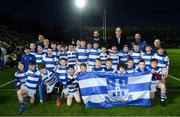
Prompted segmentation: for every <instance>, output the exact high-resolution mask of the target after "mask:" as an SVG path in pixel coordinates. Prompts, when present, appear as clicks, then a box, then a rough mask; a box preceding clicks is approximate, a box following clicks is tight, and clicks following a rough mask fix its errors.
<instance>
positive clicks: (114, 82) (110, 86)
mask: <svg viewBox="0 0 180 117" xmlns="http://www.w3.org/2000/svg"><path fill="white" fill-rule="evenodd" d="M106 88H107V92H108V95H107V96H106V97H105V99H106V101H107V102H109V103H124V102H126V101H127V100H128V94H129V90H128V80H127V77H126V76H123V77H118V76H117V77H109V78H107V87H106Z"/></svg>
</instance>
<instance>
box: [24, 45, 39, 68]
mask: <svg viewBox="0 0 180 117" xmlns="http://www.w3.org/2000/svg"><path fill="white" fill-rule="evenodd" d="M29 61H34V62H36V58H35V56H34V55H32V54H30V48H29V47H25V48H24V54H23V55H22V57H21V63H22V64H24V69H25V70H26V71H27V70H28V63H29Z"/></svg>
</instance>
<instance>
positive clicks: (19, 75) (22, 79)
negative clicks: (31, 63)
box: [14, 70, 27, 85]
mask: <svg viewBox="0 0 180 117" xmlns="http://www.w3.org/2000/svg"><path fill="white" fill-rule="evenodd" d="M14 76H15V80H16V82H19V83H20V84H21V85H22V84H24V83H26V79H27V75H26V71H23V72H21V71H19V70H18V71H16V72H15V74H14Z"/></svg>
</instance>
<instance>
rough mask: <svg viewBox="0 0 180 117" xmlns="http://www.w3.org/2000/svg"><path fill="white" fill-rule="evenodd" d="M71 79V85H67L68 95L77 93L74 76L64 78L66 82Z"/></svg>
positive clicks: (75, 77) (76, 82) (76, 81)
mask: <svg viewBox="0 0 180 117" xmlns="http://www.w3.org/2000/svg"><path fill="white" fill-rule="evenodd" d="M72 79H74V81H73V82H72V83H71V84H69V85H67V89H68V94H71V93H74V92H77V91H79V90H78V88H77V84H78V80H77V76H76V75H75V74H74V76H72V75H70V74H67V76H66V80H67V82H68V81H70V80H72Z"/></svg>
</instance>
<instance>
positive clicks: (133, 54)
mask: <svg viewBox="0 0 180 117" xmlns="http://www.w3.org/2000/svg"><path fill="white" fill-rule="evenodd" d="M130 55H131V57H132V58H133V59H134V65H135V66H136V67H137V65H138V62H139V61H140V60H141V55H142V52H141V51H140V47H139V45H138V44H134V45H133V50H132V51H131V54H130Z"/></svg>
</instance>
